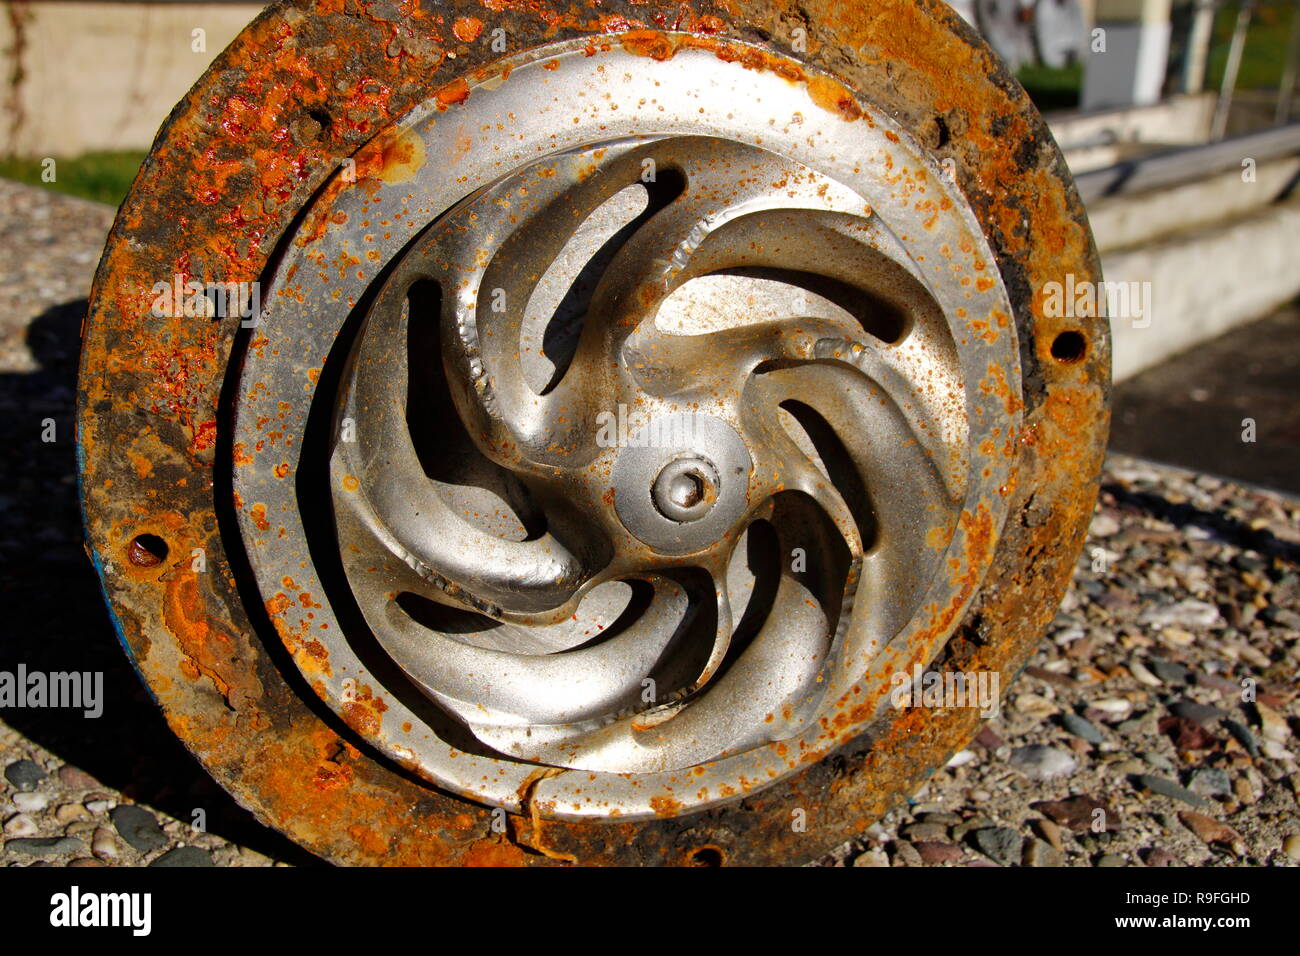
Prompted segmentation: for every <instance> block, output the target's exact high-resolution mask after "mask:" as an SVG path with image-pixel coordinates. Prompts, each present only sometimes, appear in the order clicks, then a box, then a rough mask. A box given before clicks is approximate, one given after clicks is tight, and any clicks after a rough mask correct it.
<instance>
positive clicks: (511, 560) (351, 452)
mask: <svg viewBox="0 0 1300 956" xmlns="http://www.w3.org/2000/svg"><path fill="white" fill-rule="evenodd" d="M404 291H405V290H403V289H401V288H400V287H395V288H393V289H390V290H386V291H385V293H383V294H381V296H380V297H379V298H378V299H377V301H376V303H375V305H374V308H373V309H372V310H371V312H370V314H369V315H368V316H367V318H366V325H365V328H364V329H363V334H362V335H361V337H360V340H359V346H358V348H357V351H356V353H355V355H354V356H353V360H352V362H351V364H350V366H349V368H348V370H347V374H346V381H345V384H344V388H345V396H346V397H345V404H344V415H345V418H346V419H349V420H351V422H352V423H353V429H354V431H355V435H353V436H348V437H351V438H353V439H354V440H352V441H349V440H346V439H342V440H340V441H339V442H338V443H337V444H336V446H335V453H334V458H333V459H332V461H331V472H332V481H333V482H334V484H335V487H337V488H340V489H342V491H343V494H342V495H339V496H337V497H338V499H339V500H341V501H343V502H345V503H347V504H350V505H351V506H352V508H353V510H354V511H357V512H358V516H359V518H360V520H361V521H362V523H363V524H364V525H365V526H366V527H368V528H369V529H370V531H371V533H372V534H373V535H375V536H376V537H378V538H379V540H380V541H381V542H382V543H383V544H384V545H385V546H386V547H387V548H388V549H389V550H390V551H392V552H393V553H394V554H396V555H397V556H398V557H399V558H401V559H402V560H403V561H404V562H405V563H406V564H407V565H408V566H410V567H411V568H412V569H414V570H416V571H417V573H420V574H421V575H422V576H423V577H426V578H432V577H433V576H434V575H437V576H438V577H439V578H440V579H442V580H444V581H446V582H450V583H451V584H452V585H453V586H454V587H455V588H456V589H459V590H461V591H464V592H468V593H472V594H474V595H476V598H477V600H478V602H479V604H480V606H481V605H484V604H487V605H495V606H497V607H498V608H500V609H502V610H505V611H514V612H519V613H536V612H542V611H546V610H550V609H552V608H556V607H559V606H561V605H563V604H564V603H565V602H566V601H568V600H569V599H570V598H571V597H572V596H573V595H574V594H575V592H576V591H577V589H578V588H579V587H580V586H581V585H582V583H583V582H584V581H585V580H587V579H588V578H589V577H590V576H591V574H592V573H593V571H594V567H593V565H594V564H595V563H596V555H595V554H594V553H592V552H588V553H585V554H578V553H575V552H574V551H571V550H570V549H569V548H568V547H566V546H565V545H564V544H563V543H562V542H561V541H559V540H558V539H557V538H556V537H555V536H554V535H553V534H551V533H550V532H546V533H543V534H541V535H539V536H537V537H535V538H532V539H530V540H510V539H509V538H506V537H502V536H500V535H497V534H492V533H490V532H488V531H485V530H483V528H482V527H481V526H479V525H476V524H475V523H473V522H472V521H470V520H468V518H467V517H466V516H465V515H464V514H462V513H461V511H460V510H459V509H457V508H455V507H453V506H452V505H451V504H450V503H449V501H448V499H447V497H446V496H445V493H444V492H445V489H443V488H440V486H439V483H437V482H435V481H433V480H431V479H430V478H429V477H428V476H427V474H426V473H425V469H424V467H423V464H422V462H421V461H420V456H419V455H418V453H417V451H416V448H415V446H414V444H413V442H412V438H411V432H410V428H409V427H408V421H407V408H408V388H409V381H410V376H409V371H410V370H409V368H408V350H407V347H406V343H407V338H408V335H409V332H410V329H409V324H410V319H411V316H410V312H411V310H410V307H409V305H407V304H406V300H405V297H404V296H403V295H401V293H402V292H404ZM446 427H447V428H448V432H449V433H450V430H451V423H447V426H446Z"/></svg>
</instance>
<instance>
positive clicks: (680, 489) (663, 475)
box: [650, 457, 718, 523]
mask: <svg viewBox="0 0 1300 956" xmlns="http://www.w3.org/2000/svg"><path fill="white" fill-rule="evenodd" d="M650 496H651V498H653V499H654V503H655V507H656V508H658V509H659V513H660V514H662V515H663V516H664V517H665V518H670V519H672V520H673V521H680V522H682V523H685V522H688V521H697V520H699V519H700V518H703V517H704V516H705V515H706V514H708V512H709V509H710V508H712V507H713V503H714V502H715V501H717V500H718V472H717V469H716V468H714V467H713V465H712V463H710V462H708V461H706V460H705V459H703V458H693V457H691V458H678V459H676V460H675V461H670V462H669V463H668V464H667V465H665V466H664V468H663V470H662V471H660V472H659V477H658V478H656V479H655V483H654V487H653V488H652V489H651V493H650Z"/></svg>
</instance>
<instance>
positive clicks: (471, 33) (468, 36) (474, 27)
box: [451, 17, 483, 43]
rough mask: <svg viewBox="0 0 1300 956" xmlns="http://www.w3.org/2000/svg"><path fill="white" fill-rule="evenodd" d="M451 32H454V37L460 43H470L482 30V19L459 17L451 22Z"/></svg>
mask: <svg viewBox="0 0 1300 956" xmlns="http://www.w3.org/2000/svg"><path fill="white" fill-rule="evenodd" d="M451 32H452V33H454V34H456V39H457V40H460V41H461V42H462V43H472V42H473V41H475V40H477V39H478V38H479V34H480V33H482V32H483V21H482V20H480V19H478V18H477V17H461V18H460V19H459V20H457V21H456V22H455V23H454V24H452V27H451Z"/></svg>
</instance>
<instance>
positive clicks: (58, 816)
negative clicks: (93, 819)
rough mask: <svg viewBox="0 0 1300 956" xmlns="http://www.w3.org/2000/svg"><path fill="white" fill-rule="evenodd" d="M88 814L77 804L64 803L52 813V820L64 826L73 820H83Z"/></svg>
mask: <svg viewBox="0 0 1300 956" xmlns="http://www.w3.org/2000/svg"><path fill="white" fill-rule="evenodd" d="M87 816H89V814H88V813H86V808H85V807H83V806H82V805H81V804H79V803H65V804H62V805H61V806H60V807H59V808H58V809H57V810H55V811H54V819H55V820H57V821H58V822H59V823H60V824H61V825H64V826H66V825H67V824H69V823H71V822H72V821H74V820H84V819H85V818H86V817H87Z"/></svg>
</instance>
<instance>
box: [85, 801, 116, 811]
mask: <svg viewBox="0 0 1300 956" xmlns="http://www.w3.org/2000/svg"><path fill="white" fill-rule="evenodd" d="M85 807H86V809H87V810H88V811H90V812H91V813H93V814H96V815H98V814H101V813H106V812H108V811H109V810H111V809H113V801H112V800H87V801H86V803H85Z"/></svg>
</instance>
